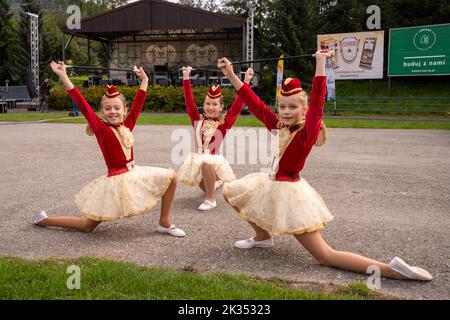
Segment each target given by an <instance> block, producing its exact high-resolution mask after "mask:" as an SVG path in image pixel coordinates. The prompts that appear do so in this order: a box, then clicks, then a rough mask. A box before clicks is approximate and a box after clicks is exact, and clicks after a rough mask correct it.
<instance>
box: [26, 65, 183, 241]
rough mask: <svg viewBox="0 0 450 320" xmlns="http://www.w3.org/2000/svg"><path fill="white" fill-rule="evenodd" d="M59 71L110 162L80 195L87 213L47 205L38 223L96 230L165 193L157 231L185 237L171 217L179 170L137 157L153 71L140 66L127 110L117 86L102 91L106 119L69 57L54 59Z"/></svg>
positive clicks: (135, 212)
mask: <svg viewBox="0 0 450 320" xmlns="http://www.w3.org/2000/svg"><path fill="white" fill-rule="evenodd" d="M51 67H52V70H53V72H54V73H55V74H56V75H58V76H59V78H60V79H61V81H62V82H63V83H64V86H65V88H66V90H67V91H68V93H69V94H70V96H71V98H72V99H73V101H75V103H76V104H77V106H78V108H79V109H80V111H81V113H82V114H83V116H84V117H85V118H86V120H87V122H88V130H87V132H88V134H89V133H91V134H95V137H96V138H97V142H98V145H99V147H100V149H101V151H102V154H103V157H104V159H105V162H106V166H107V169H108V170H107V174H106V175H104V176H101V177H99V178H97V179H95V180H94V181H92V182H91V183H89V184H88V185H87V186H85V187H84V188H83V189H82V190H81V191H80V192H79V193H78V194H76V195H75V202H76V205H77V207H78V209H79V210H80V212H81V214H82V215H83V217H72V216H67V217H48V216H47V214H46V213H45V211H41V212H40V213H38V214H37V215H36V216H35V218H34V223H35V224H37V225H39V226H41V227H49V226H54V227H63V228H70V229H76V230H79V231H84V232H91V231H93V230H94V229H95V228H96V227H97V226H98V225H99V224H100V223H101V222H103V221H109V220H116V219H121V218H126V217H131V216H135V215H138V214H142V213H145V212H148V211H149V210H150V209H152V208H153V207H154V206H155V205H156V203H157V201H158V199H159V198H162V204H161V215H160V219H159V224H158V226H157V231H159V232H161V233H167V234H170V235H172V236H176V237H183V236H184V235H185V233H184V231H183V230H181V229H179V228H176V227H175V226H174V225H173V224H172V222H171V219H170V209H171V206H172V201H173V198H174V195H175V189H176V184H177V180H176V175H175V172H174V171H173V170H170V169H164V168H156V167H142V166H137V165H135V163H134V154H133V145H134V137H133V134H132V133H131V132H132V131H133V129H134V126H135V124H136V122H137V119H138V117H139V114H140V113H141V110H142V107H143V105H144V101H145V98H146V96H147V86H148V77H147V75H146V74H145V72H144V70H143V69H142V68H140V69H138V68H136V66H135V67H134V72H135V73H136V75H137V76H138V77H139V79H140V80H141V86H140V88H139V90H138V91H137V93H136V96H135V98H134V101H133V104H132V106H131V110H130V113H129V114H128V115H127V112H128V109H127V106H126V101H125V97H124V96H123V95H122V94H120V93H119V92H118V91H117V89H116V87H114V86H108V88H107V89H108V90H107V93H106V94H105V95H104V96H103V97H102V101H101V113H102V115H103V118H104V120H101V119H100V118H99V117H98V116H97V115H96V114H95V112H94V111H93V110H92V109H91V107H90V106H89V105H88V103H87V102H86V100H85V99H84V97H83V96H82V95H81V93H80V91H78V89H77V88H76V87H75V86H74V85H73V84H72V82H71V81H70V79H69V77H68V76H67V73H66V66H65V65H64V62H58V63H55V62H52V63H51Z"/></svg>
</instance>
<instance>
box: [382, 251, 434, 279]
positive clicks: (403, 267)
mask: <svg viewBox="0 0 450 320" xmlns="http://www.w3.org/2000/svg"><path fill="white" fill-rule="evenodd" d="M389 267H390V268H391V269H392V270H394V271H397V272H398V273H400V274H401V275H403V276H405V277H407V278H408V279H411V280H421V281H430V280H433V276H432V275H431V274H430V273H429V272H428V271H427V270H425V269H422V268H419V267H412V266H410V265H409V264H407V263H406V262H405V261H403V260H402V259H400V258H399V257H395V258H394V259H392V261H391V262H390V263H389Z"/></svg>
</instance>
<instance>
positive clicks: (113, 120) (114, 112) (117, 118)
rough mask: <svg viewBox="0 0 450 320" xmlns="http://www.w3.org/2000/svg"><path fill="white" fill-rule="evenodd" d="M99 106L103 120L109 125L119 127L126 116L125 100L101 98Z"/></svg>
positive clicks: (120, 98)
mask: <svg viewBox="0 0 450 320" xmlns="http://www.w3.org/2000/svg"><path fill="white" fill-rule="evenodd" d="M101 104H102V115H103V118H104V119H105V121H106V122H107V123H109V124H112V125H119V124H120V123H121V122H122V121H123V119H124V117H125V115H126V114H127V108H126V107H125V98H123V97H120V96H117V97H114V98H108V97H107V96H103V98H102V103H101Z"/></svg>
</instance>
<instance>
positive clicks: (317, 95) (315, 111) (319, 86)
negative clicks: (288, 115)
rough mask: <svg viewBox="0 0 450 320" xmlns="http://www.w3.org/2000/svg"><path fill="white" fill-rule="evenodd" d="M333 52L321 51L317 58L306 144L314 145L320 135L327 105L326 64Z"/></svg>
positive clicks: (306, 122)
mask: <svg viewBox="0 0 450 320" xmlns="http://www.w3.org/2000/svg"><path fill="white" fill-rule="evenodd" d="M332 54H333V51H327V50H320V51H317V52H316V54H315V56H316V74H315V76H314V79H313V86H312V90H311V95H310V99H309V106H308V111H307V112H306V119H305V129H304V132H305V134H306V137H305V140H304V144H305V145H308V146H309V145H313V144H314V143H315V142H316V140H317V137H318V135H319V131H320V127H321V122H322V117H323V106H324V104H325V95H326V83H327V77H326V74H325V63H326V60H327V59H330V58H331V57H332Z"/></svg>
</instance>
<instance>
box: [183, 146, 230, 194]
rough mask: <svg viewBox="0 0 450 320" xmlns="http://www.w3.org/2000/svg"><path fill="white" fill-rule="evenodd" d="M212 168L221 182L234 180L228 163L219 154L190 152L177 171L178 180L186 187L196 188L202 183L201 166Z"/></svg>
mask: <svg viewBox="0 0 450 320" xmlns="http://www.w3.org/2000/svg"><path fill="white" fill-rule="evenodd" d="M204 163H207V164H210V165H212V166H214V170H215V172H216V175H217V177H218V178H219V179H220V180H222V181H223V182H230V181H233V180H234V179H236V177H235V176H234V173H233V169H231V167H230V164H229V163H228V161H227V160H226V159H225V158H224V157H223V156H222V155H219V154H198V153H195V152H191V153H190V154H189V155H188V156H187V158H186V160H184V163H183V165H182V166H181V167H180V169H179V170H178V173H177V176H178V180H179V181H180V182H181V183H183V184H186V185H188V186H198V185H199V184H200V181H202V165H203V164H204Z"/></svg>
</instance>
